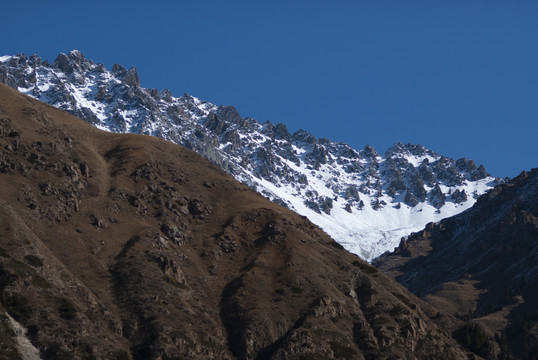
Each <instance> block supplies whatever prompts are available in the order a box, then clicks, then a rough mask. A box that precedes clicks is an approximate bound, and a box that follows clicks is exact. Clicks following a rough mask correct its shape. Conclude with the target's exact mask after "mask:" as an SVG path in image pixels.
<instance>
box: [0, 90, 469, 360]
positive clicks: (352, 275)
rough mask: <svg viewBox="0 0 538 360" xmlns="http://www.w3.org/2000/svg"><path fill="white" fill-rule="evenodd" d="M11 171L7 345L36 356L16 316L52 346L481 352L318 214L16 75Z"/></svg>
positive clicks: (120, 355) (4, 197) (356, 354)
mask: <svg viewBox="0 0 538 360" xmlns="http://www.w3.org/2000/svg"><path fill="white" fill-rule="evenodd" d="M0 184H1V186H0V293H1V297H0V300H1V303H2V309H1V312H2V314H3V315H2V316H1V319H0V320H1V321H0V327H1V328H2V331H1V334H2V335H1V336H0V358H14V359H16V358H21V355H20V354H21V353H22V354H25V352H21V348H22V346H21V345H20V344H18V343H17V342H16V340H17V338H16V337H14V335H15V334H14V332H13V331H12V329H13V325H12V324H10V321H9V319H8V317H7V314H9V315H10V316H11V317H12V318H14V319H15V320H16V321H18V322H19V323H20V324H21V325H22V326H24V327H25V328H26V329H28V332H27V335H26V337H27V338H28V339H29V340H30V341H31V342H32V344H33V345H34V346H35V347H37V349H39V351H40V352H41V354H42V357H43V358H44V359H130V358H134V359H184V358H199V359H235V358H237V359H294V358H295V359H325V358H329V359H332V358H340V359H363V358H366V359H389V358H390V359H395V358H402V359H414V358H436V359H441V358H443V359H445V358H452V359H460V358H463V357H465V354H464V353H463V352H462V350H461V349H460V348H459V346H458V345H456V343H455V342H454V341H453V340H452V339H450V338H449V337H447V335H446V334H445V333H444V332H443V331H442V330H440V329H439V327H438V326H437V325H436V324H435V323H434V322H433V321H431V320H430V319H429V318H428V317H427V316H426V313H425V311H424V310H423V309H424V307H423V305H422V303H421V302H420V300H418V299H417V298H415V297H414V296H413V295H411V294H410V293H409V292H407V291H406V290H405V289H404V288H403V287H402V286H400V285H398V284H397V283H396V282H395V281H393V280H391V279H389V278H387V277H385V276H383V275H382V274H380V273H378V272H377V270H376V269H375V268H373V267H371V266H369V265H367V264H366V263H364V262H362V261H360V260H359V259H358V258H357V257H356V256H354V255H352V254H349V253H347V252H346V251H344V250H343V249H342V248H341V246H339V245H338V244H337V243H335V242H334V241H333V240H332V239H330V238H329V237H328V236H327V235H326V234H325V233H323V232H322V231H321V230H320V229H319V228H317V227H316V226H314V225H312V224H311V223H310V222H309V221H308V220H307V219H306V218H304V217H301V216H298V215H297V214H295V213H292V212H291V211H288V210H286V209H284V208H282V207H279V206H278V205H276V204H274V203H271V202H269V201H268V200H266V199H265V198H263V197H261V196H260V195H258V194H257V193H255V192H253V191H251V190H250V189H248V188H247V187H246V186H245V185H242V184H240V183H238V182H237V181H235V180H234V179H233V178H231V177H230V176H228V175H226V174H225V173H224V172H222V171H221V170H219V169H217V168H216V167H215V166H213V165H211V164H210V163H209V162H208V161H206V160H204V159H202V158H201V157H200V156H198V155H196V154H195V153H193V152H191V151H188V150H186V149H184V148H180V147H178V146H176V145H173V144H170V143H168V142H165V141H163V140H159V139H156V138H151V137H145V136H139V135H118V134H111V133H104V132H101V131H98V130H97V129H95V128H93V127H91V126H90V125H88V124H86V123H84V122H83V121H81V120H78V119H76V118H74V117H72V116H70V115H68V114H66V113H63V112H60V111H58V110H56V109H54V108H52V107H50V106H47V105H44V104H42V103H39V102H37V101H34V100H32V99H30V98H27V97H24V96H22V95H21V94H19V93H17V92H15V91H13V90H11V89H9V88H7V87H5V86H3V85H0ZM428 313H430V314H431V313H432V312H431V311H430V312H428ZM443 319H444V321H448V320H447V319H448V318H443ZM443 319H441V318H439V319H438V320H439V321H441V320H443ZM26 358H31V357H30V355H27V356H26Z"/></svg>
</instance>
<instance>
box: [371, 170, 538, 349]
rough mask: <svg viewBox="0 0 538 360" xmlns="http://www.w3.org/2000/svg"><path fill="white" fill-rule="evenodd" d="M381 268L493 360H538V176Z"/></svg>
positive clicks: (446, 223) (408, 243)
mask: <svg viewBox="0 0 538 360" xmlns="http://www.w3.org/2000/svg"><path fill="white" fill-rule="evenodd" d="M375 265H376V266H378V267H380V268H381V269H383V270H385V271H387V272H388V273H389V274H392V275H393V276H394V277H395V278H396V279H397V280H398V281H400V282H401V283H402V284H403V285H404V286H406V287H407V288H409V289H410V290H411V291H413V292H415V293H416V294H419V295H421V296H423V298H424V299H425V300H426V301H427V302H429V303H430V304H431V305H433V306H435V307H436V308H437V309H438V310H440V311H441V312H443V313H448V314H452V315H456V316H458V317H460V318H462V319H467V320H468V323H467V326H466V327H465V328H464V330H463V331H462V333H461V335H460V336H461V340H462V341H463V344H464V345H466V346H469V347H470V348H472V349H473V350H474V351H476V352H478V353H480V354H481V355H483V356H484V357H487V358H491V359H494V358H495V359H507V358H510V356H511V357H514V358H517V359H537V358H538V169H533V170H531V171H529V172H522V173H521V174H520V175H519V176H518V177H516V178H514V179H512V180H511V181H509V182H507V183H505V184H502V185H500V186H498V187H496V188H495V189H494V190H491V191H489V192H488V193H487V194H486V195H483V196H482V197H480V198H479V199H478V201H477V203H476V204H475V205H474V206H473V208H472V209H469V210H467V211H465V212H463V213H461V214H459V215H457V216H454V217H452V218H449V219H445V220H443V221H441V222H439V223H437V224H433V223H432V224H429V225H428V226H426V228H425V229H424V230H423V231H421V232H418V233H415V234H413V235H411V236H410V237H409V238H408V239H407V240H402V242H401V244H400V246H399V247H398V248H397V249H396V250H395V252H394V253H391V254H389V253H387V254H385V255H383V256H381V257H380V258H378V259H377V260H376V261H375Z"/></svg>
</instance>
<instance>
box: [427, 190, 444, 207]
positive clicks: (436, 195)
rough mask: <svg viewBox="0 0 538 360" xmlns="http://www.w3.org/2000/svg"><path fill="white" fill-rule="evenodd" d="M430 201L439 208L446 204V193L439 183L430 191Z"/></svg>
mask: <svg viewBox="0 0 538 360" xmlns="http://www.w3.org/2000/svg"><path fill="white" fill-rule="evenodd" d="M430 196H431V198H430V202H431V203H432V205H433V206H435V207H436V208H437V209H440V208H441V207H443V205H444V204H445V194H443V192H442V191H441V188H440V187H439V185H435V188H434V189H433V190H432V192H431V193H430Z"/></svg>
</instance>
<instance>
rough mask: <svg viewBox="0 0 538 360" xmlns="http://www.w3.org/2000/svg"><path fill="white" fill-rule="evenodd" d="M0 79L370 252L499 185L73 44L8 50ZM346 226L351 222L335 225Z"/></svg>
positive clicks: (466, 163)
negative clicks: (330, 133)
mask: <svg viewBox="0 0 538 360" xmlns="http://www.w3.org/2000/svg"><path fill="white" fill-rule="evenodd" d="M0 82H3V83H5V84H7V85H9V86H11V87H13V88H15V89H18V90H19V91H21V92H23V93H25V94H28V95H30V96H33V97H35V98H37V99H39V100H41V101H44V102H47V103H49V104H51V105H53V106H55V107H58V108H60V109H62V110H65V111H67V112H69V113H72V114H74V115H76V116H77V117H80V118H81V119H83V120H85V121H87V122H89V123H91V124H93V125H95V126H97V127H98V128H101V129H104V130H108V131H113V132H132V133H140V134H147V135H153V136H158V137H161V138H164V139H167V140H169V141H172V142H174V143H177V144H180V145H183V146H185V147H187V148H190V149H193V150H195V151H196V152H198V153H200V154H201V155H203V156H204V157H206V158H208V159H209V160H211V161H212V162H213V163H215V164H216V165H218V166H219V167H221V168H222V169H224V170H225V171H227V172H229V173H230V174H232V175H233V176H235V177H236V178H237V179H239V180H240V181H242V182H244V183H246V184H248V185H249V186H251V187H253V188H255V189H256V190H258V191H259V192H261V193H262V194H264V195H265V196H267V197H268V198H270V199H271V200H273V201H275V202H278V203H280V204H281V205H284V206H287V207H289V208H291V209H293V210H295V211H297V212H299V213H301V214H303V215H306V216H307V217H309V219H310V220H312V221H313V222H314V223H316V224H318V225H319V226H321V227H322V228H323V229H324V230H325V231H327V232H328V233H329V234H330V235H332V236H333V237H334V238H335V239H336V240H337V241H339V242H341V243H342V244H344V246H346V248H348V249H349V250H351V251H354V252H356V253H357V254H359V255H360V256H362V257H363V258H366V259H371V258H373V257H374V256H376V255H379V254H381V253H383V252H384V251H385V250H389V249H392V248H394V246H395V245H397V244H398V242H399V240H400V237H401V236H402V235H405V234H407V233H409V232H410V231H412V230H418V229H419V228H421V227H423V226H424V225H425V224H426V223H427V222H429V221H436V220H439V219H440V218H442V217H446V216H450V215H453V214H454V213H458V212H461V211H463V210H465V209H467V208H469V207H470V206H472V204H473V203H474V201H475V199H476V198H477V197H478V195H480V194H482V193H483V192H485V191H486V190H487V189H489V188H491V187H492V186H493V184H494V179H493V178H491V177H489V175H488V173H487V172H486V170H485V169H484V167H483V166H482V165H480V166H476V164H475V163H474V162H473V161H472V160H467V159H465V158H463V159H459V160H457V161H455V160H453V159H451V158H447V157H444V156H440V155H438V154H436V153H435V152H433V151H431V150H428V149H426V148H424V147H423V146H421V145H411V144H407V145H404V144H395V145H394V146H393V147H391V148H390V149H389V150H387V152H386V153H385V154H384V155H380V154H378V153H377V152H376V151H375V149H373V148H372V147H370V146H368V145H367V146H366V147H365V148H364V149H362V150H355V149H353V148H351V147H350V146H349V145H347V144H344V143H337V142H332V141H330V140H328V139H323V138H321V139H316V138H315V137H314V136H313V135H312V134H310V133H308V132H306V131H304V130H299V131H296V132H295V133H293V134H292V133H290V132H289V131H288V130H287V128H286V126H285V125H284V124H281V123H279V124H273V123H271V122H269V121H267V122H265V123H259V122H258V121H256V120H255V119H252V118H244V117H241V116H240V115H239V113H238V112H237V110H236V109H235V108H234V107H232V106H216V105H213V104H211V103H208V102H206V101H202V100H199V99H197V98H195V97H192V96H190V95H188V94H185V95H184V96H182V97H173V96H172V94H171V93H170V91H168V90H166V89H164V90H162V91H158V90H156V89H145V88H143V87H141V86H140V78H139V76H138V73H137V71H136V69H135V68H131V69H128V70H126V69H125V68H123V67H122V66H120V65H117V64H116V65H114V66H113V67H112V70H111V71H109V70H107V69H106V68H105V67H104V65H103V64H96V63H94V62H93V61H90V60H87V59H86V58H85V56H84V55H83V54H82V53H80V52H79V51H76V50H74V51H71V52H70V53H69V54H68V55H65V54H60V55H58V57H57V58H56V60H55V61H54V62H52V63H49V62H47V61H43V60H42V59H41V58H40V57H38V56H37V55H32V56H30V57H29V58H28V57H27V56H25V55H16V56H5V57H2V58H0ZM458 204H460V205H458ZM425 206H431V207H432V209H433V211H432V215H431V216H428V215H425V214H421V215H422V216H423V217H425V218H424V220H421V221H418V223H416V222H417V221H412V222H409V221H406V220H399V221H398V222H397V223H394V218H395V217H396V218H399V217H400V216H399V215H396V214H400V213H402V214H403V213H405V215H404V216H403V218H409V216H408V215H409V214H411V213H413V212H414V211H415V212H419V211H420V212H422V211H423V209H424V207H425ZM383 209H394V210H401V211H396V212H394V211H393V210H389V211H385V212H382V210H383ZM340 210H344V211H345V213H347V214H351V215H346V214H343V213H342V212H341V211H340ZM372 211H374V212H377V213H378V214H373V215H372V214H370V215H369V216H368V217H372V216H373V217H374V218H375V219H376V220H375V221H374V223H375V228H376V229H375V233H374V232H368V231H369V230H367V228H371V227H372V224H371V223H370V224H365V223H364V221H365V220H361V218H362V217H363V216H362V214H364V213H365V212H368V213H371V212H372ZM342 214H343V215H342ZM351 223H356V224H357V225H349V224H351ZM350 226H351V227H350ZM340 228H344V229H346V230H345V231H342V232H341V233H340V232H339V230H335V229H340ZM395 229H396V230H397V231H396V230H395ZM408 230H409V231H408ZM380 234H381V235H380ZM361 236H362V237H361ZM380 236H381V238H385V240H384V241H383V242H380V240H379V239H378V238H379V237H380ZM387 239H388V240H387Z"/></svg>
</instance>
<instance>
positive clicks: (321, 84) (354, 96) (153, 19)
mask: <svg viewBox="0 0 538 360" xmlns="http://www.w3.org/2000/svg"><path fill="white" fill-rule="evenodd" d="M2 13H3V16H2V22H3V24H2V25H3V26H2V28H3V36H2V41H1V42H0V55H8V54H15V53H25V54H27V55H30V54H34V53H37V54H39V55H40V56H41V57H43V58H45V59H49V60H51V61H52V60H54V58H55V57H56V55H57V54H58V53H60V52H68V51H70V50H72V49H78V50H80V51H82V52H83V53H85V54H86V56H87V57H88V58H89V59H93V60H94V61H96V62H102V63H104V64H105V65H106V66H107V68H109V69H110V68H111V67H112V65H113V64H114V63H119V64H122V65H123V66H125V67H131V66H135V67H136V68H137V69H138V72H139V74H140V77H141V82H142V86H144V87H150V88H157V89H163V88H168V89H170V90H171V91H172V93H173V94H174V95H176V96H177V95H181V94H183V93H184V92H188V93H190V94H192V95H194V96H197V97H199V98H201V99H204V100H208V101H211V102H213V103H216V104H226V105H234V106H235V107H236V108H237V109H238V110H239V112H240V113H241V115H243V116H250V117H254V118H256V119H258V120H259V121H265V120H267V119H269V120H271V121H273V122H282V123H284V124H286V126H287V127H288V129H289V130H290V131H292V132H293V131H296V130H298V129H301V128H302V129H305V130H307V131H310V132H311V133H313V134H314V135H315V136H316V137H326V138H329V139H331V140H335V141H343V142H346V143H349V144H350V145H352V146H353V147H354V148H357V149H360V148H362V147H364V146H365V145H366V144H370V145H372V146H374V147H375V148H376V149H377V150H378V151H379V152H384V151H385V150H386V149H387V148H388V147H389V146H391V145H392V144H393V143H395V142H402V143H408V142H409V143H420V144H423V145H424V146H426V147H428V148H431V149H432V150H434V151H436V152H438V153H440V154H443V155H446V156H450V157H454V158H459V157H467V158H472V159H474V160H475V161H476V162H477V163H479V164H480V163H481V164H484V166H485V167H486V169H487V170H488V171H489V172H490V173H491V174H492V175H494V176H499V177H504V176H515V175H517V174H518V173H519V172H520V171H521V170H529V169H530V168H532V167H536V166H538V161H537V160H538V2H537V1H524V0H522V1H510V2H509V1H458V0H456V1H383V0H376V1H342V0H335V1H316V0H309V1H293V0H288V1H264V2H262V1H252V0H251V1H233V0H229V1H204V0H197V1H188V2H187V1H154V2H149V1H129V2H127V1H115V2H112V1H110V2H108V1H107V2H105V1H91V2H78V1H69V2H67V1H55V2H46V1H10V2H8V3H6V4H3V5H2Z"/></svg>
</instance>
